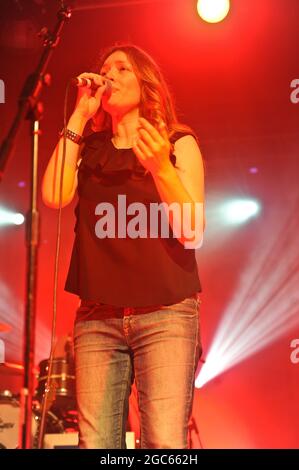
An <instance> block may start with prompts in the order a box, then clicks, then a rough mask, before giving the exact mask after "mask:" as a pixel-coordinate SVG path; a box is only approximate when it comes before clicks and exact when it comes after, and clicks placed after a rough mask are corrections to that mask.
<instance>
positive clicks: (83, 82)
mask: <svg viewBox="0 0 299 470" xmlns="http://www.w3.org/2000/svg"><path fill="white" fill-rule="evenodd" d="M70 83H71V85H74V86H77V87H86V88H90V89H91V90H93V91H96V90H97V89H98V88H100V86H103V85H97V84H96V83H95V81H94V80H93V79H92V78H82V77H76V78H71V80H70ZM104 85H105V90H104V93H110V91H111V89H112V83H111V81H110V80H107V79H106V80H105V83H104Z"/></svg>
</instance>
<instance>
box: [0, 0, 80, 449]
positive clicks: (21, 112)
mask: <svg viewBox="0 0 299 470" xmlns="http://www.w3.org/2000/svg"><path fill="white" fill-rule="evenodd" d="M71 14H72V13H71V10H70V8H69V7H67V6H65V5H64V2H63V1H62V2H61V9H60V10H59V12H58V14H57V16H58V21H57V23H56V26H55V29H54V31H53V33H51V32H50V31H49V30H48V29H47V28H42V30H41V32H40V36H41V37H42V38H43V41H44V42H43V46H44V50H43V52H42V55H41V58H40V61H39V63H38V65H37V67H36V70H35V71H34V72H33V73H32V74H30V75H29V76H28V77H27V79H26V80H25V83H24V86H23V89H22V91H21V95H20V98H19V101H18V111H17V114H16V116H15V118H14V120H13V123H12V126H11V128H10V130H9V132H8V134H7V136H6V138H5V139H4V141H3V142H2V145H1V148H0V181H1V180H2V176H3V173H4V169H5V166H6V163H7V161H8V159H9V156H10V155H11V153H12V150H13V144H14V139H15V137H16V134H17V131H18V129H19V127H20V124H21V122H22V121H23V120H24V119H26V120H29V121H30V122H31V126H30V127H31V138H32V166H31V193H30V209H29V210H28V212H27V217H26V244H27V273H26V306H25V328H24V346H23V360H24V381H23V388H22V390H21V418H20V439H19V440H20V442H19V447H21V448H23V449H30V448H31V444H32V443H31V421H32V397H33V386H34V375H33V368H34V341H35V316H36V274H37V254H38V244H39V213H38V210H37V169H38V139H39V134H40V130H39V121H40V119H41V117H42V111H43V107H42V103H41V102H40V101H39V96H40V94H41V91H42V88H43V85H44V84H47V85H49V84H50V75H49V74H47V73H46V69H47V67H48V64H49V61H50V58H51V55H52V53H53V50H54V49H55V47H56V46H57V44H58V42H59V39H60V35H61V31H62V28H63V26H64V24H65V22H66V20H68V19H69V18H70V17H71Z"/></svg>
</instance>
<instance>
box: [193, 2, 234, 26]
mask: <svg viewBox="0 0 299 470" xmlns="http://www.w3.org/2000/svg"><path fill="white" fill-rule="evenodd" d="M229 8H230V0H198V2H197V11H198V14H199V16H201V18H202V19H203V20H205V21H207V22H208V23H219V22H220V21H222V20H223V19H224V18H225V17H226V16H227V14H228V12H229Z"/></svg>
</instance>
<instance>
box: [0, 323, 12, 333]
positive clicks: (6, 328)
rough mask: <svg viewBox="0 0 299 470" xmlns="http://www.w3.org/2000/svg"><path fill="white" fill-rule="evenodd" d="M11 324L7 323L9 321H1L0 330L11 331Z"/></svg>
mask: <svg viewBox="0 0 299 470" xmlns="http://www.w3.org/2000/svg"><path fill="white" fill-rule="evenodd" d="M10 330H11V326H10V325H7V323H0V331H1V333H3V332H4V331H10Z"/></svg>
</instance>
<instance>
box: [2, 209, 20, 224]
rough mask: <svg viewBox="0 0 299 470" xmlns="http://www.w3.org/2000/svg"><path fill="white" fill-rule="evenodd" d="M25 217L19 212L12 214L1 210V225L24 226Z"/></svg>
mask: <svg viewBox="0 0 299 470" xmlns="http://www.w3.org/2000/svg"><path fill="white" fill-rule="evenodd" d="M24 220H25V217H24V216H23V214H20V213H19V212H10V211H7V210H5V209H0V225H22V224H23V223H24Z"/></svg>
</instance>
